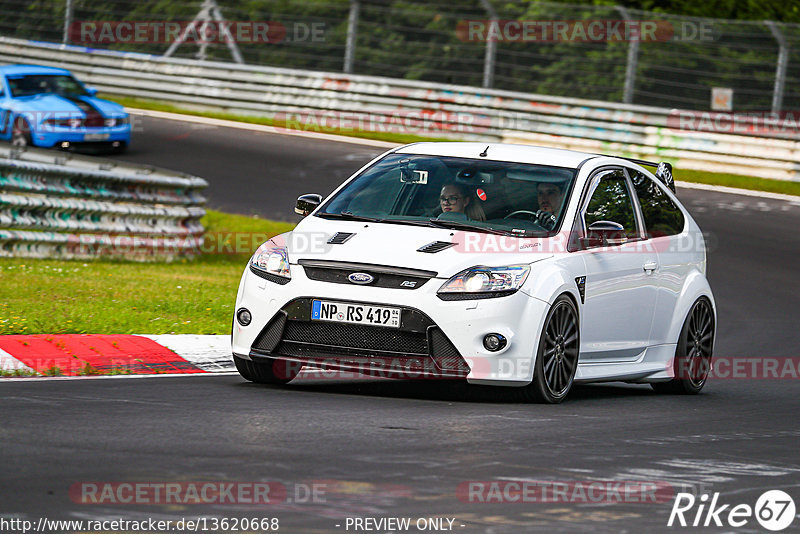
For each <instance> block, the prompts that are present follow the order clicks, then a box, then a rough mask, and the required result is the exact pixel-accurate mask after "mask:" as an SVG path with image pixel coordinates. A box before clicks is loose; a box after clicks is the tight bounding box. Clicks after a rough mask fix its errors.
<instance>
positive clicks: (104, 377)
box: [0, 371, 244, 384]
mask: <svg viewBox="0 0 800 534" xmlns="http://www.w3.org/2000/svg"><path fill="white" fill-rule="evenodd" d="M234 375H235V376H239V373H238V372H236V371H225V372H220V373H157V374H152V375H88V376H31V377H19V378H17V377H14V378H12V377H8V378H0V384H3V383H5V382H31V383H33V382H49V381H50V380H115V379H117V378H188V377H190V376H194V377H209V376H213V377H216V376H234ZM242 380H244V379H242Z"/></svg>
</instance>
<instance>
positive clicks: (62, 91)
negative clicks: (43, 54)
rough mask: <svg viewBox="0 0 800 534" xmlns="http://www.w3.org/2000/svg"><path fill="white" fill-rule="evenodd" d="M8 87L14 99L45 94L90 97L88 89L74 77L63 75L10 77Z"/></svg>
mask: <svg viewBox="0 0 800 534" xmlns="http://www.w3.org/2000/svg"><path fill="white" fill-rule="evenodd" d="M8 85H9V88H10V89H11V96H12V97H20V96H33V95H39V94H43V93H56V94H58V95H77V96H88V93H87V92H86V89H85V88H84V87H83V86H82V85H81V84H80V82H78V80H76V79H75V78H73V77H72V76H66V75H63V74H58V75H51V74H27V75H24V76H9V77H8Z"/></svg>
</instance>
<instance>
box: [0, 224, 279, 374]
mask: <svg viewBox="0 0 800 534" xmlns="http://www.w3.org/2000/svg"><path fill="white" fill-rule="evenodd" d="M203 224H204V225H205V226H206V229H207V232H208V234H210V235H212V236H214V239H215V240H214V246H207V247H205V248H206V250H208V252H207V253H204V254H203V255H202V256H201V257H199V258H196V259H194V260H181V261H176V262H172V263H136V262H128V261H121V260H92V261H81V260H69V261H67V260H34V259H22V258H0V279H2V281H3V283H2V284H0V334H84V333H91V334H172V333H174V334H228V333H230V329H231V318H232V317H233V306H234V304H235V302H234V301H235V299H236V289H237V287H238V284H239V279H240V277H241V275H242V270H243V269H244V267H245V265H246V262H247V260H248V258H249V256H250V254H251V253H252V251H253V250H255V247H257V246H258V244H260V241H263V240H264V239H266V236H272V235H276V234H279V233H282V232H286V231H288V230H291V228H292V227H293V225H292V224H290V223H282V222H274V221H268V220H265V219H259V218H255V217H247V216H244V215H230V214H225V213H221V212H217V211H209V212H208V215H206V217H205V218H204V219H203ZM241 235H245V236H246V239H244V240H242V242H240V244H239V245H238V246H233V247H230V246H227V244H225V243H224V240H226V239H229V240H230V239H233V238H234V237H235V236H241ZM257 240H258V241H259V242H255V241H257ZM207 243H208V241H207ZM242 243H243V244H242ZM245 249H246V250H245ZM87 374H88V371H87Z"/></svg>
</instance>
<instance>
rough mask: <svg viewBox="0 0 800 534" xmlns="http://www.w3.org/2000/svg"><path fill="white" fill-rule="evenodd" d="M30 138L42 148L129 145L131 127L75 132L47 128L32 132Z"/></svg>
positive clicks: (78, 130) (79, 130) (87, 129)
mask: <svg viewBox="0 0 800 534" xmlns="http://www.w3.org/2000/svg"><path fill="white" fill-rule="evenodd" d="M31 137H32V139H33V144H34V145H36V146H39V147H43V148H51V147H53V146H56V145H58V144H61V143H70V144H75V145H89V144H97V143H102V144H110V143H114V142H120V143H125V144H130V141H131V126H130V125H129V124H128V125H124V126H117V127H113V128H81V129H77V130H74V129H71V128H62V127H47V128H44V129H38V130H37V131H35V132H33V133H32V135H31Z"/></svg>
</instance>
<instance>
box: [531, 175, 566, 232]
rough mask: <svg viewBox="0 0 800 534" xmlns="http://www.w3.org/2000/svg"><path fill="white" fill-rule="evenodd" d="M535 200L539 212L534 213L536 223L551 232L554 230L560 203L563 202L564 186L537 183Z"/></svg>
mask: <svg viewBox="0 0 800 534" xmlns="http://www.w3.org/2000/svg"><path fill="white" fill-rule="evenodd" d="M536 199H537V201H538V202H539V211H537V212H536V222H537V223H538V224H539V225H541V226H543V227H545V228H547V229H548V230H552V229H553V228H555V225H556V220H558V214H559V213H560V211H561V203H562V201H563V200H564V184H563V183H561V182H539V183H538V184H537V185H536Z"/></svg>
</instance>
